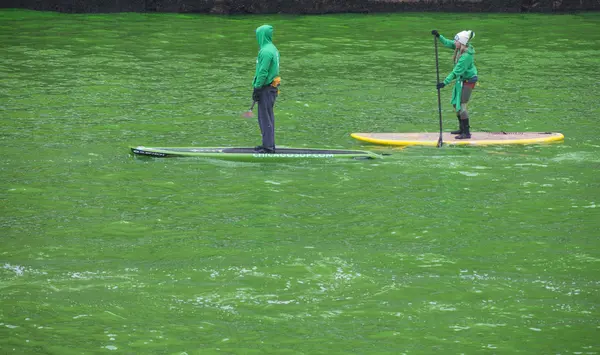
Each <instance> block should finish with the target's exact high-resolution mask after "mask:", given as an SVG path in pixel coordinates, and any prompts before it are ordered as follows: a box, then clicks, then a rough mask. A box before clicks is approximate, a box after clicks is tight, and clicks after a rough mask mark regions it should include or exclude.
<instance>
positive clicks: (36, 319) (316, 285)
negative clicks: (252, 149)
mask: <svg viewBox="0 0 600 355" xmlns="http://www.w3.org/2000/svg"><path fill="white" fill-rule="evenodd" d="M263 23H270V24H272V25H273V26H274V27H275V42H276V44H277V46H278V47H279V49H280V52H281V74H282V79H283V85H282V88H281V96H280V97H279V99H278V102H277V104H276V111H275V113H276V125H277V144H279V145H283V146H289V147H329V148H346V149H368V150H374V151H378V152H391V153H393V154H392V155H391V156H387V157H385V159H382V160H376V161H335V162H316V161H299V162H293V163H285V164H273V163H242V162H225V161H218V160H209V159H192V158H183V159H141V158H134V157H132V156H130V155H129V152H128V147H129V146H130V145H148V146H152V145H153V146H161V145H162V146H229V145H237V146H254V145H256V144H258V143H260V141H259V135H260V134H259V131H258V125H257V124H256V122H255V121H253V120H248V119H244V118H242V117H241V113H242V112H243V111H244V110H246V109H247V108H248V106H249V104H250V103H251V89H250V83H251V80H252V75H253V73H254V65H255V55H256V51H257V46H256V44H255V39H254V34H253V30H254V28H256V27H257V26H259V25H261V24H263ZM599 25H600V14H598V13H588V14H580V15H559V16H557V15H499V14H497V15H489V14H487V15H486V14H478V15H473V14H471V15H458V14H456V15H455V14H393V15H368V16H367V15H335V16H314V17H285V16H271V17H216V16H204V15H176V14H152V15H142V14H110V15H66V14H53V13H36V12H28V11H11V10H4V11H0V58H1V59H0V75H1V78H2V80H0V114H1V116H0V122H1V124H2V129H1V130H0V143H2V151H1V153H2V158H1V159H0V179H1V180H0V182H1V189H0V211H1V214H0V353H2V354H102V353H123V354H402V353H406V354H431V353H439V354H461V353H465V354H476V353H490V354H515V353H520V354H598V353H599V352H600V340H598V339H599V337H598V335H599V333H600V331H599V330H600V320H599V319H600V318H599V316H600V311H599V309H598V307H599V306H600V297H599V291H600V279H599V275H600V248H599V241H598V240H599V239H598V237H599V236H600V232H599V230H600V180H599V179H598V171H599V169H600V150H599V148H600V143H599V142H598V137H599V135H600V129H598V118H599V117H600V103H599V102H600V100H599V99H598V97H599V96H598V91H599V90H600V72H599V69H600V59H599V58H600V31H598V28H599ZM433 28H437V29H438V30H439V31H440V32H441V33H442V34H446V35H448V36H450V37H451V36H453V35H454V33H456V32H458V31H460V30H463V29H467V28H468V29H473V30H475V32H476V33H477V36H476V38H475V39H474V41H473V44H474V46H475V48H476V49H477V56H476V62H477V65H478V69H479V73H480V85H479V86H478V87H477V89H476V91H475V92H474V94H473V97H472V103H471V105H470V108H471V118H472V123H471V125H472V129H473V130H475V131H481V130H489V131H500V130H504V131H558V132H562V133H563V134H564V135H565V137H566V138H565V141H564V143H559V144H551V145H532V146H504V147H487V148H452V147H445V148H441V149H437V148H425V147H423V148H419V147H411V148H407V149H404V150H398V149H395V150H394V149H389V148H384V147H378V146H372V145H363V144H362V143H360V142H358V141H356V140H354V139H352V138H351V137H350V136H349V134H350V133H351V132H378V131H379V132H423V131H429V132H436V131H437V129H438V109H437V95H436V90H435V59H434V50H433V40H432V37H431V35H430V34H429V31H430V30H431V29H433ZM451 55H452V53H451V51H450V50H447V49H440V70H441V75H443V76H445V75H446V74H447V73H448V72H449V71H450V70H451ZM450 92H451V91H450V89H444V90H443V91H442V102H443V113H444V118H445V119H444V122H445V128H446V129H455V126H456V121H455V118H454V116H453V113H452V109H451V107H450V104H449V100H450Z"/></svg>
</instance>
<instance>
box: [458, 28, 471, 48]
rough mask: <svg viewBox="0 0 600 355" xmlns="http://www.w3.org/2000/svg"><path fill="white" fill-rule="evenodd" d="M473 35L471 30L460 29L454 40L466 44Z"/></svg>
mask: <svg viewBox="0 0 600 355" xmlns="http://www.w3.org/2000/svg"><path fill="white" fill-rule="evenodd" d="M473 37H475V32H473V31H470V30H469V31H461V32H458V33H457V34H456V36H454V40H455V41H459V42H460V43H461V44H463V45H465V46H466V45H467V43H468V42H469V41H470V40H471V38H473Z"/></svg>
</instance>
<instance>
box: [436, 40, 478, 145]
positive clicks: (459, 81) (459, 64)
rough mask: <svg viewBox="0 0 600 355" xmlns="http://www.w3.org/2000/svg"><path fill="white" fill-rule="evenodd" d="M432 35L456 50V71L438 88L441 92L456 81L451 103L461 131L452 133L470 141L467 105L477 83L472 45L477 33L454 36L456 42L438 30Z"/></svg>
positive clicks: (439, 84) (454, 58) (438, 85)
mask: <svg viewBox="0 0 600 355" xmlns="http://www.w3.org/2000/svg"><path fill="white" fill-rule="evenodd" d="M431 34H432V35H434V36H436V37H437V38H438V39H439V40H440V42H442V44H443V45H444V46H445V47H448V48H452V49H454V55H453V56H452V59H453V61H454V69H452V72H451V73H450V74H448V76H447V77H446V79H444V81H443V82H441V83H437V86H436V87H437V89H438V90H439V89H441V88H443V87H444V86H446V85H448V84H450V83H451V82H452V81H453V80H454V79H456V84H454V91H452V100H451V101H450V102H451V103H452V106H454V109H455V111H456V117H457V118H458V123H459V129H458V131H452V132H451V133H452V134H458V136H456V137H455V138H456V139H469V138H471V131H470V126H469V112H468V111H467V104H468V103H469V99H470V98H471V93H472V92H473V89H474V88H475V83H477V68H476V67H475V48H473V46H472V45H471V43H470V41H471V39H472V38H473V37H475V32H473V31H461V32H459V33H457V34H456V36H454V40H450V39H447V38H446V37H444V36H442V35H441V34H440V33H439V32H438V31H437V30H433V31H431Z"/></svg>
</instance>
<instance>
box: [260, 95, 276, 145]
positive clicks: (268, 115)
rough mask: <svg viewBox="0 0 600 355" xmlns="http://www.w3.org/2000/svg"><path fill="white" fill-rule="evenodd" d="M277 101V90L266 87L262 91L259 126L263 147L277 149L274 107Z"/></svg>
mask: <svg viewBox="0 0 600 355" xmlns="http://www.w3.org/2000/svg"><path fill="white" fill-rule="evenodd" d="M276 99H277V88H274V87H272V86H268V87H265V88H263V89H261V91H260V100H259V101H258V126H259V127H260V133H261V135H262V146H263V147H265V148H275V114H274V113H273V106H275V100H276Z"/></svg>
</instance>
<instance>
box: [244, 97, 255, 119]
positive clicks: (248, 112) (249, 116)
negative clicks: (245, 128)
mask: <svg viewBox="0 0 600 355" xmlns="http://www.w3.org/2000/svg"><path fill="white" fill-rule="evenodd" d="M255 104H256V101H252V106H250V108H249V109H248V111H246V112H244V114H243V115H242V116H244V117H247V118H251V117H252V109H253V108H254V105H255Z"/></svg>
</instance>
